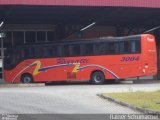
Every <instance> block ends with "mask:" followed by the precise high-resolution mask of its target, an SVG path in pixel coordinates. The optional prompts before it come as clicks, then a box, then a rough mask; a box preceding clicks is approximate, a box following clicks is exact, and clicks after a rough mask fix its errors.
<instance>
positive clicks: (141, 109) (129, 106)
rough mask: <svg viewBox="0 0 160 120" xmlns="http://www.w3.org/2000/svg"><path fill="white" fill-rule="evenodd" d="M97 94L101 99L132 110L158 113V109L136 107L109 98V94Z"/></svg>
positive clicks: (159, 112)
mask: <svg viewBox="0 0 160 120" xmlns="http://www.w3.org/2000/svg"><path fill="white" fill-rule="evenodd" d="M97 96H99V97H101V98H103V99H107V100H109V101H111V102H114V103H117V104H119V105H122V106H125V107H128V108H131V109H132V110H136V111H138V112H141V113H144V114H152V115H160V111H155V110H149V109H144V108H141V107H136V106H133V105H130V104H127V103H125V102H121V101H118V100H116V99H113V98H111V97H109V96H104V95H102V94H97Z"/></svg>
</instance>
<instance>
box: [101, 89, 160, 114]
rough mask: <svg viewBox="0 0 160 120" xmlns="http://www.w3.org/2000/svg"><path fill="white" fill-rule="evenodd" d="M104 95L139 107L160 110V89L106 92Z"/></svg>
mask: <svg viewBox="0 0 160 120" xmlns="http://www.w3.org/2000/svg"><path fill="white" fill-rule="evenodd" d="M103 95H104V96H109V97H112V98H114V99H116V100H119V101H122V102H125V103H128V104H131V105H134V106H137V107H142V108H145V109H152V110H158V111H160V90H158V91H155V92H141V91H138V92H126V93H104V94H103Z"/></svg>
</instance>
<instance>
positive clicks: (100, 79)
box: [91, 71, 105, 85]
mask: <svg viewBox="0 0 160 120" xmlns="http://www.w3.org/2000/svg"><path fill="white" fill-rule="evenodd" d="M91 82H92V83H93V84H96V85H100V84H103V83H104V82H105V77H104V74H103V73H102V72H101V71H95V72H93V73H92V75H91Z"/></svg>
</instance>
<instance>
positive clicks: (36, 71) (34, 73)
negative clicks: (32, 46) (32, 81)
mask: <svg viewBox="0 0 160 120" xmlns="http://www.w3.org/2000/svg"><path fill="white" fill-rule="evenodd" d="M33 64H36V65H37V66H36V67H35V69H34V71H33V76H35V75H37V74H38V73H40V72H39V71H38V70H39V69H40V67H41V62H40V61H35V62H34V63H33Z"/></svg>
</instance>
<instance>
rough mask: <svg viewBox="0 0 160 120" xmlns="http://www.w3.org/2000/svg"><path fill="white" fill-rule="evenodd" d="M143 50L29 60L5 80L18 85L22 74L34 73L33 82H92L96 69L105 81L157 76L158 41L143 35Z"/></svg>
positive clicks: (12, 71)
mask: <svg viewBox="0 0 160 120" xmlns="http://www.w3.org/2000/svg"><path fill="white" fill-rule="evenodd" d="M141 48H142V49H141V53H140V54H123V55H103V56H81V57H65V58H46V59H29V60H25V61H23V62H21V63H20V64H18V65H17V66H16V67H15V68H14V69H12V70H9V71H7V70H5V80H6V82H16V83H18V82H20V78H21V75H22V74H23V73H30V74H32V76H33V79H34V82H48V81H66V80H90V76H91V73H92V72H93V71H95V70H100V71H102V72H103V73H104V75H105V78H106V79H122V78H129V77H137V76H147V75H155V74H156V73H157V57H156V56H157V53H156V45H155V38H154V37H153V36H152V35H142V37H141ZM124 59H125V60H124Z"/></svg>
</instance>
